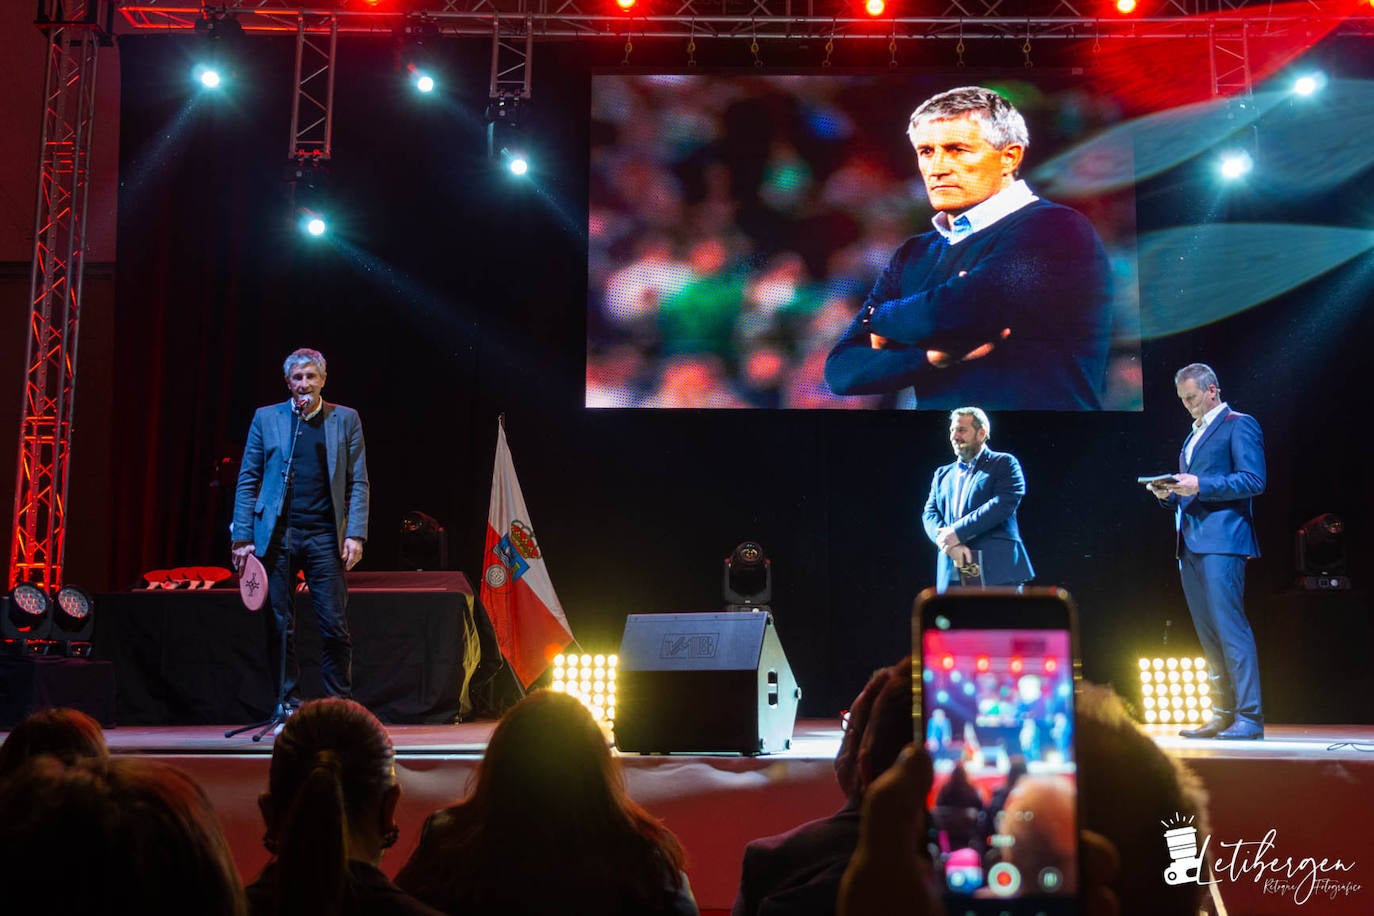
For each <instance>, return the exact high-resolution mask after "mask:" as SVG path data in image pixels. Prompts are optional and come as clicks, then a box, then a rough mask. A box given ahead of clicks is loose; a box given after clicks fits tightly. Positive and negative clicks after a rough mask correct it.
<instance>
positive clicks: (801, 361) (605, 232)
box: [586, 71, 1142, 410]
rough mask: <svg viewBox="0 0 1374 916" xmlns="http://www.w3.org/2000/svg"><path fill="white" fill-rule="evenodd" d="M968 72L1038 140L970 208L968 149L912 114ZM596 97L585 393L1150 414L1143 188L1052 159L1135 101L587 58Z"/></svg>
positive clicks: (900, 78) (650, 404)
mask: <svg viewBox="0 0 1374 916" xmlns="http://www.w3.org/2000/svg"><path fill="white" fill-rule="evenodd" d="M970 85H976V86H981V87H984V88H987V89H991V90H994V91H995V92H997V93H998V94H999V95H1000V96H1002V97H1003V98H1005V99H1006V100H1008V101H1009V102H1011V103H1012V105H1013V106H1014V108H1015V110H1016V111H1017V112H1019V113H1020V114H1021V116H1022V117H1023V119H1024V121H1025V124H1026V130H1027V133H1028V135H1029V142H1028V143H1027V144H1025V148H1024V155H1023V158H1022V160H1021V162H1020V164H1019V168H1018V169H1017V171H1016V172H1015V175H1014V177H1015V178H1016V179H1018V180H1019V181H1020V182H1022V183H1023V184H1022V185H1019V186H1017V187H1016V188H1013V189H1010V190H1006V191H1003V192H1002V193H998V194H997V197H996V199H994V200H991V201H988V204H989V205H991V207H987V206H972V208H971V209H968V208H965V207H964V206H961V205H959V201H960V200H965V201H975V202H976V201H978V200H981V198H979V197H978V196H977V194H978V193H979V191H980V186H979V184H978V182H979V181H981V180H982V179H983V177H986V176H985V175H984V176H982V177H980V173H979V172H978V167H977V163H974V164H973V165H969V164H968V163H967V162H962V163H958V164H954V165H951V164H949V162H950V161H953V160H958V159H959V157H960V156H961V155H962V156H964V158H967V153H968V151H967V150H961V149H960V148H959V147H958V143H957V140H958V138H957V137H952V136H951V135H950V134H949V132H948V131H936V132H935V133H933V134H921V133H920V132H919V131H918V132H917V133H916V134H913V135H912V136H909V135H908V126H909V124H910V121H911V116H912V113H913V111H914V110H915V109H916V108H917V107H918V106H919V105H921V104H922V103H923V102H924V101H925V100H927V99H929V98H931V97H933V96H935V95H937V94H939V93H943V92H946V91H948V90H951V89H956V88H959V87H963V86H970ZM591 105H592V110H591V157H590V162H591V174H590V194H589V223H588V232H589V261H590V263H589V266H588V269H589V282H588V293H589V302H588V307H587V329H588V330H587V376H586V378H587V387H586V405H587V406H588V407H594V408H618V407H631V408H658V407H662V408H741V407H755V408H789V409H806V408H838V409H884V408H899V409H912V408H919V409H942V410H947V409H951V408H953V407H959V406H963V405H966V404H976V405H978V406H981V407H983V408H985V409H988V410H1018V409H1049V410H1139V409H1140V407H1141V382H1142V380H1141V374H1140V320H1139V295H1138V292H1137V290H1138V285H1137V272H1136V253H1135V238H1136V225H1135V198H1134V190H1133V188H1131V187H1126V188H1124V189H1121V190H1114V191H1111V192H1109V193H1105V194H1104V193H1099V192H1093V193H1085V192H1083V191H1081V190H1078V189H1076V188H1075V182H1074V181H1073V180H1072V178H1071V177H1069V176H1070V175H1071V174H1072V173H1071V172H1066V171H1064V170H1057V169H1056V168H1055V165H1054V161H1055V159H1056V157H1062V156H1063V155H1064V154H1066V153H1067V152H1068V151H1070V150H1071V149H1073V148H1075V147H1077V146H1079V145H1081V144H1083V143H1086V142H1088V141H1090V140H1091V139H1092V138H1094V137H1095V136H1098V135H1100V134H1101V133H1102V132H1103V131H1105V130H1107V129H1109V128H1110V127H1112V126H1113V125H1114V124H1117V123H1118V122H1119V121H1120V120H1121V115H1120V111H1119V109H1118V106H1117V105H1116V104H1114V102H1113V100H1112V99H1110V98H1106V97H1103V96H1101V95H1097V94H1093V93H1092V92H1090V91H1088V90H1087V89H1085V88H1083V86H1082V84H1080V82H1079V81H1078V80H1076V79H1075V77H1074V75H1073V74H1072V73H1069V72H1044V73H1042V72H1039V71H1037V72H1036V73H1035V74H1030V75H1022V74H1019V73H1018V74H1013V75H1011V76H1007V75H1005V74H1003V75H1002V76H1000V77H998V76H994V75H978V74H974V73H971V72H962V73H927V74H911V73H901V74H898V73H876V74H862V73H861V74H855V73H850V74H831V73H823V74H815V75H760V74H756V73H745V74H722V73H716V74H689V75H668V74H646V75H637V74H625V73H615V74H596V75H593V77H592V93H591ZM939 120H941V121H944V122H946V123H949V122H950V119H947V118H946V119H939ZM914 144H915V145H914ZM921 144H924V147H923V148H924V149H925V150H926V151H927V158H926V159H925V165H926V172H927V173H928V174H927V175H926V176H925V178H924V179H923V173H922V168H921V167H920V166H919V164H918V153H917V149H916V145H921ZM974 152H975V153H976V152H977V150H975V151H974ZM1001 187H1002V186H999V188H998V189H999V190H1001ZM932 199H936V200H938V201H940V202H941V203H940V208H939V211H937V209H936V208H934V207H933V206H932ZM950 201H954V205H951V203H950ZM998 201H1001V203H998ZM970 206H971V205H970ZM942 211H948V212H943V216H942V218H948V217H950V216H958V215H959V214H960V213H962V214H964V215H965V216H966V217H967V221H968V222H967V225H961V221H959V220H955V221H954V222H953V223H952V224H948V225H945V228H946V229H947V230H950V231H952V232H953V235H952V236H949V237H946V236H945V235H942V234H937V233H936V230H935V229H934V227H933V225H932V219H933V218H935V217H936V216H937V212H942ZM966 233H967V234H966Z"/></svg>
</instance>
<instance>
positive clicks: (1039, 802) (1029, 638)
mask: <svg viewBox="0 0 1374 916" xmlns="http://www.w3.org/2000/svg"><path fill="white" fill-rule="evenodd" d="M956 591H963V592H964V593H963V594H956V593H955V592H956ZM917 619H918V621H919V625H918V629H917V634H916V635H917V638H918V640H919V645H918V648H917V651H916V653H915V654H916V655H917V657H918V658H919V659H920V662H919V664H920V679H919V684H920V687H919V691H920V695H921V703H920V707H919V708H920V723H919V725H918V729H919V732H918V735H917V738H918V739H919V740H922V741H924V743H925V747H926V749H927V750H928V751H929V752H930V755H931V757H932V759H933V761H934V765H935V780H934V784H933V787H932V790H931V793H930V796H929V798H928V799H927V800H926V803H927V809H928V811H929V823H930V836H929V844H930V853H931V859H932V862H933V863H934V865H935V871H936V874H937V876H938V877H939V879H940V881H941V884H942V885H943V887H942V890H943V892H944V896H945V902H946V908H947V910H948V911H949V913H950V914H951V916H962V914H965V913H985V912H995V913H1003V912H1011V913H1028V914H1041V913H1043V914H1046V916H1048V914H1064V913H1073V912H1075V911H1076V906H1075V899H1076V894H1077V885H1078V810H1077V808H1078V803H1077V797H1078V790H1077V767H1076V755H1075V753H1074V685H1075V680H1076V665H1075V654H1074V639H1073V610H1072V606H1071V604H1070V603H1069V598H1068V596H1067V594H1066V593H1064V592H1062V591H1058V590H1051V589H1040V590H1032V591H1031V592H1029V593H1026V594H1020V593H1016V592H1012V591H1007V592H1005V593H996V594H994V593H993V590H980V591H975V590H972V589H970V590H952V591H951V592H949V593H947V594H945V595H933V594H932V595H927V596H923V598H922V599H921V600H920V602H919V603H918V617H917Z"/></svg>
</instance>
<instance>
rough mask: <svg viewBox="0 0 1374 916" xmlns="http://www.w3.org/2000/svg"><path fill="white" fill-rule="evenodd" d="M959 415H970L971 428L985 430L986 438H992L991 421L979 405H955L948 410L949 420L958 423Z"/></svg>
mask: <svg viewBox="0 0 1374 916" xmlns="http://www.w3.org/2000/svg"><path fill="white" fill-rule="evenodd" d="M960 417H972V418H973V428H974V429H981V430H984V431H986V432H987V434H988V438H989V439H991V438H992V421H991V420H989V419H988V415H987V414H985V413H983V408H981V407H956V408H954V409H953V410H951V411H950V412H949V422H951V423H958V422H959V418H960Z"/></svg>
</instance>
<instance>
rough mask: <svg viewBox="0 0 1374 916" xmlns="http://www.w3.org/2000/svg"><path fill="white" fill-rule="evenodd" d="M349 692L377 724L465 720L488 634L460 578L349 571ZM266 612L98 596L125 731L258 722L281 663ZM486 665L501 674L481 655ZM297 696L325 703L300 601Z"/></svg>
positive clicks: (172, 594) (227, 598)
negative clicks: (127, 728)
mask: <svg viewBox="0 0 1374 916" xmlns="http://www.w3.org/2000/svg"><path fill="white" fill-rule="evenodd" d="M348 586H349V602H348V620H349V628H350V631H351V633H352V636H353V692H354V697H355V698H356V699H357V700H358V702H360V703H362V704H363V705H364V706H366V707H368V708H369V709H371V710H372V711H373V712H374V713H375V714H376V715H377V717H378V718H379V719H381V720H382V721H383V722H387V723H393V724H436V723H443V722H454V721H459V720H460V719H462V718H469V717H471V715H472V713H473V702H472V699H471V690H472V688H473V687H474V686H475V685H476V684H478V683H480V682H481V681H483V680H484V679H487V678H489V677H490V676H491V675H490V673H489V672H487V671H486V670H479V669H482V668H483V666H482V664H481V663H482V658H483V651H482V650H483V644H484V643H486V642H488V639H484V636H486V635H487V634H490V632H491V626H490V624H489V623H488V622H487V621H486V619H485V618H486V615H485V613H484V612H483V611H482V610H481V608H480V606H478V605H477V604H476V602H475V600H474V596H473V592H472V587H471V585H469V584H468V581H467V578H466V577H465V576H464V575H463V574H462V573H452V572H447V573H361V574H359V573H350V574H349V578H348ZM268 621H269V612H268V611H267V610H266V609H264V610H262V611H257V612H252V611H248V610H246V609H245V608H244V606H243V604H242V603H241V602H240V600H239V595H238V591H237V589H229V588H220V589H210V590H205V591H193V590H186V589H176V590H153V591H134V592H122V593H117V594H107V595H100V596H98V597H97V599H96V624H95V625H96V629H95V639H94V644H95V652H94V656H95V657H96V658H103V659H109V660H110V661H113V662H114V663H115V672H116V679H117V697H116V707H117V714H118V720H119V722H120V723H121V724H125V725H192V724H215V725H229V724H235V723H248V722H253V721H256V720H258V719H262V718H266V717H267V715H268V714H270V712H271V710H272V708H273V706H274V704H275V702H276V694H275V689H274V687H273V683H274V677H273V671H274V669H275V666H276V665H277V654H276V650H275V649H273V648H272V647H273V646H274V645H275V640H274V639H273V638H272V636H271V628H270V625H269V622H268ZM487 654H488V656H489V658H488V665H487V666H485V667H486V668H493V669H494V668H499V663H500V656H499V653H497V652H495V651H494V646H492V647H490V648H489V649H488V653H487ZM296 655H297V658H298V659H299V662H300V667H301V692H302V695H303V696H304V697H305V698H307V699H309V698H311V697H318V696H322V695H323V687H322V684H321V681H320V670H319V655H320V637H319V630H318V627H317V626H316V624H315V615H314V611H313V609H312V608H311V607H310V599H309V596H308V595H305V594H300V595H298V596H297V600H296Z"/></svg>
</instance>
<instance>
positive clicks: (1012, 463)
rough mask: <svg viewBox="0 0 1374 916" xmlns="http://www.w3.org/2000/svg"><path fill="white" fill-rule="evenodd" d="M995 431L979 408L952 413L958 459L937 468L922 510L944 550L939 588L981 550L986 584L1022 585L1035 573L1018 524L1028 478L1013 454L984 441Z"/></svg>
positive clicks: (951, 438) (952, 441)
mask: <svg viewBox="0 0 1374 916" xmlns="http://www.w3.org/2000/svg"><path fill="white" fill-rule="evenodd" d="M991 434H992V423H991V422H990V421H989V420H988V415H987V414H986V413H984V412H983V410H982V409H981V408H978V407H960V408H957V409H955V410H954V411H952V412H951V413H950V415H949V442H950V445H952V446H953V447H954V457H955V458H956V459H957V460H956V461H954V462H953V463H951V464H947V465H944V466H943V467H941V468H939V469H937V470H936V471H935V477H934V478H933V479H932V480H931V482H930V495H929V496H928V497H927V498H926V507H925V511H924V512H923V513H922V521H923V523H924V525H925V529H926V537H928V538H930V540H931V542H932V543H934V544H935V546H936V547H938V548H939V550H940V555H939V557H938V558H937V559H936V561H935V587H936V588H939V589H941V590H943V589H945V588H947V587H948V586H950V585H959V584H960V582H961V579H960V575H959V572H960V570H965V569H971V568H972V566H973V564H974V562H975V559H976V557H977V556H978V554H981V555H982V563H981V564H980V565H979V568H978V574H977V577H978V579H979V580H980V581H981V583H982V584H983V585H1021V584H1022V583H1024V582H1028V581H1030V580H1031V579H1032V578H1034V576H1035V570H1034V569H1032V568H1031V562H1030V556H1029V555H1028V554H1027V553H1026V545H1025V544H1023V543H1022V542H1021V530H1020V528H1019V527H1018V526H1017V524H1016V507H1017V506H1019V505H1020V504H1021V497H1023V496H1025V495H1026V478H1025V475H1024V474H1022V473H1021V462H1019V461H1017V460H1016V456H1015V455H1013V454H1011V453H1010V452H994V451H993V450H992V449H990V448H987V447H986V445H985V443H986V442H987V440H988V436H989V435H991ZM975 551H976V552H977V553H975ZM968 575H970V576H972V573H969V574H968Z"/></svg>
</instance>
